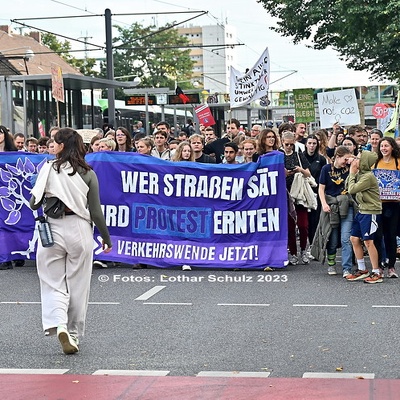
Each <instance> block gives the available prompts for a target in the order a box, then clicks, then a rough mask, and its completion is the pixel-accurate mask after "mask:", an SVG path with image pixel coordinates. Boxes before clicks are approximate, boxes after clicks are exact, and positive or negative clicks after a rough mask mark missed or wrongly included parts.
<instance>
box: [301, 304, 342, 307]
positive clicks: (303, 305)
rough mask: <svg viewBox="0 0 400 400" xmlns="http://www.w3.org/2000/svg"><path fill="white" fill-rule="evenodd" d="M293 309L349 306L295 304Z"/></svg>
mask: <svg viewBox="0 0 400 400" xmlns="http://www.w3.org/2000/svg"><path fill="white" fill-rule="evenodd" d="M293 307H347V304H293Z"/></svg>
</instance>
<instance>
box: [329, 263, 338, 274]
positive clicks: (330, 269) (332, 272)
mask: <svg viewBox="0 0 400 400" xmlns="http://www.w3.org/2000/svg"><path fill="white" fill-rule="evenodd" d="M328 274H329V275H337V271H336V268H335V266H334V265H331V266H329V267H328Z"/></svg>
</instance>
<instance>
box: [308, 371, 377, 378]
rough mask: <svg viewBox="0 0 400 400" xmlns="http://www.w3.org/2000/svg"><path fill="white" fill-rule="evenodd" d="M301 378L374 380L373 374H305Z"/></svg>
mask: <svg viewBox="0 0 400 400" xmlns="http://www.w3.org/2000/svg"><path fill="white" fill-rule="evenodd" d="M303 378H329V379H331V378H337V379H343V378H345V379H375V374H366V373H365V372H360V373H359V374H357V373H350V372H347V373H345V372H336V373H335V372H306V373H304V374H303Z"/></svg>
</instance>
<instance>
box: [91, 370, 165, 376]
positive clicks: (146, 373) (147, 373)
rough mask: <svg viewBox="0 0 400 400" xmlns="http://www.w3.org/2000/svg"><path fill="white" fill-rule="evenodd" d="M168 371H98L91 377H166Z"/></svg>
mask: <svg viewBox="0 0 400 400" xmlns="http://www.w3.org/2000/svg"><path fill="white" fill-rule="evenodd" d="M169 373H170V371H155V370H154V371H153V370H128V369H98V370H97V371H95V372H93V374H92V375H123V376H167V375H168V374H169Z"/></svg>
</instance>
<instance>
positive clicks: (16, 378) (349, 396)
mask: <svg viewBox="0 0 400 400" xmlns="http://www.w3.org/2000/svg"><path fill="white" fill-rule="evenodd" d="M0 398H1V399H4V400H81V399H82V400H92V399H93V400H128V399H129V400H136V399H137V400H139V399H140V400H155V399H162V400H228V399H229V400H249V399H251V400H258V399H260V400H264V399H268V400H301V399H307V400H309V399H315V400H321V399H324V400H342V399H343V400H365V399H368V400H375V399H379V400H380V399H385V400H398V399H399V398H400V380H395V379H323V378H319V379H312V378H310V379H306V378H209V377H179V376H163V377H151V376H144V377H143V376H111V375H110V376H107V375H106V376H94V375H22V374H4V375H0Z"/></svg>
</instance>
